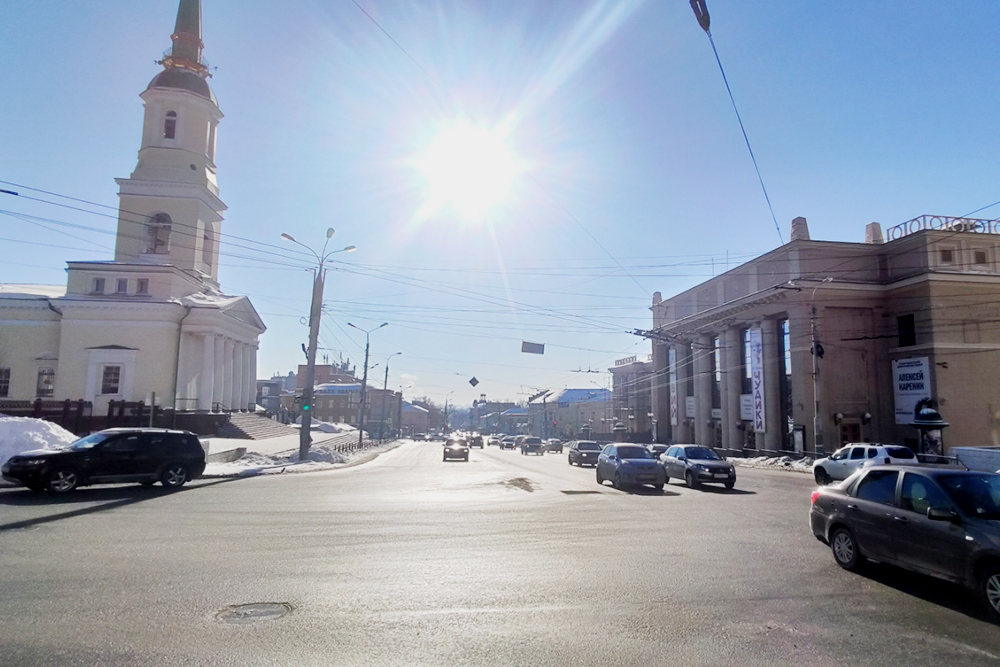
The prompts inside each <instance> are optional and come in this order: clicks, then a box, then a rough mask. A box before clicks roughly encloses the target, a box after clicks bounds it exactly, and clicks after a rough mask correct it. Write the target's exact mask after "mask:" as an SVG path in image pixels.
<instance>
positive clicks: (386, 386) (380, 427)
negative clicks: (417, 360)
mask: <svg viewBox="0 0 1000 667" xmlns="http://www.w3.org/2000/svg"><path fill="white" fill-rule="evenodd" d="M400 354H403V353H402V352H393V353H392V354H390V355H389V359H392V358H393V357H395V356H397V355H400ZM389 359H386V360H385V380H383V381H382V420H381V421H380V422H379V424H378V439H379V440H382V439H383V436H384V435H385V404H386V403H388V402H389V397H388V396H387V395H386V394H388V392H389Z"/></svg>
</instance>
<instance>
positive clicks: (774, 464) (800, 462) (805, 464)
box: [726, 456, 813, 473]
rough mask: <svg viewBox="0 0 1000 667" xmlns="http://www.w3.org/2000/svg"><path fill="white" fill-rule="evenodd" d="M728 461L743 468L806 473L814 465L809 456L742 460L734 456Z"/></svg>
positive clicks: (809, 471) (756, 457)
mask: <svg viewBox="0 0 1000 667" xmlns="http://www.w3.org/2000/svg"><path fill="white" fill-rule="evenodd" d="M726 460H727V461H729V462H730V463H732V464H733V465H735V466H739V467H741V468H765V469H768V470H790V471H792V472H805V473H811V472H812V465H813V460H812V458H810V457H808V456H807V457H805V458H803V459H793V458H792V457H791V456H754V457H751V458H746V459H742V458H738V457H735V456H734V457H731V458H728V459H726Z"/></svg>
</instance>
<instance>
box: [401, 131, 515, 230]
mask: <svg viewBox="0 0 1000 667" xmlns="http://www.w3.org/2000/svg"><path fill="white" fill-rule="evenodd" d="M419 167H420V171H421V172H422V173H423V175H424V178H425V179H427V186H428V189H429V192H428V198H427V204H426V205H425V206H424V211H425V213H427V214H433V213H440V212H443V211H446V210H448V209H451V210H452V211H454V212H455V213H457V214H458V215H459V216H461V217H463V218H467V219H475V218H481V217H483V216H484V215H485V214H486V213H488V212H489V211H490V209H492V208H493V207H495V206H497V205H498V204H502V203H504V202H505V201H506V199H507V197H508V195H509V193H510V189H511V185H512V184H513V182H514V179H515V178H516V176H517V175H518V173H519V172H520V171H521V164H520V162H519V161H518V160H517V159H516V158H515V156H514V154H513V153H512V152H511V150H510V148H509V147H508V146H507V142H506V136H505V133H504V132H503V131H502V130H499V129H484V128H481V127H475V126H473V125H471V124H469V123H459V124H456V125H453V126H450V127H447V128H445V129H443V130H442V131H441V132H440V133H439V134H438V135H437V137H435V138H434V140H433V141H432V142H431V145H430V147H429V148H428V149H427V152H426V153H424V155H423V157H422V158H421V159H420V161H419Z"/></svg>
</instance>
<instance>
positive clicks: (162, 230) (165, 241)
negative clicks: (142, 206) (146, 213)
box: [143, 213, 171, 255]
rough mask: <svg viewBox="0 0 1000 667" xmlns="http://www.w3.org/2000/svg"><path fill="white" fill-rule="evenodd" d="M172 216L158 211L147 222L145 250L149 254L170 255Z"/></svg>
mask: <svg viewBox="0 0 1000 667" xmlns="http://www.w3.org/2000/svg"><path fill="white" fill-rule="evenodd" d="M170 224H171V220H170V216H169V215H167V214H166V213H157V214H156V215H154V216H153V217H152V218H150V219H149V222H147V223H146V247H145V250H144V251H143V252H145V253H146V254H147V255H169V254H170Z"/></svg>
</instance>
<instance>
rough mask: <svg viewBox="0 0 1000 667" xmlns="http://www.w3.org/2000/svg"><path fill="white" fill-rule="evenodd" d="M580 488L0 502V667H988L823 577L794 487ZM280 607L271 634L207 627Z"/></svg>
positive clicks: (968, 640)
mask: <svg viewBox="0 0 1000 667" xmlns="http://www.w3.org/2000/svg"><path fill="white" fill-rule="evenodd" d="M739 476H740V477H739V481H738V483H737V488H736V490H734V491H732V492H726V491H724V490H722V489H719V490H706V491H698V490H690V489H687V488H685V487H683V486H681V485H680V484H679V483H678V482H677V481H676V480H675V481H674V482H673V483H672V484H670V485H669V486H668V487H667V490H666V491H665V492H664V493H663V494H662V495H660V494H657V493H655V492H654V491H653V490H652V489H649V490H647V491H640V492H634V493H626V492H622V491H617V490H615V489H612V488H611V487H610V486H604V487H599V486H597V484H596V482H595V479H594V472H593V470H592V469H589V468H588V469H581V468H576V467H570V466H568V465H567V462H566V457H565V456H562V455H556V454H548V455H546V456H544V457H534V456H522V455H521V454H519V453H517V452H512V451H503V452H501V451H498V450H497V449H496V448H487V449H486V450H485V451H480V450H474V451H473V452H472V456H471V461H470V462H469V463H464V462H449V463H443V462H442V461H441V445H440V444H438V443H411V444H405V445H403V446H401V447H400V448H398V449H396V450H393V451H391V452H389V453H388V454H384V455H382V456H380V457H379V458H377V459H376V460H374V461H372V462H370V463H367V464H365V465H362V466H357V467H354V468H349V469H344V470H338V471H334V472H329V473H314V474H303V475H281V476H272V477H256V478H249V479H241V480H203V481H197V482H195V483H193V484H191V485H189V486H188V487H185V488H184V489H183V490H181V491H179V492H176V493H166V492H164V491H161V490H159V488H158V487H157V488H156V489H145V488H142V487H139V486H119V487H97V488H88V489H82V490H80V491H79V492H78V493H77V494H75V495H74V496H73V497H71V498H68V499H65V500H64V499H52V498H48V497H44V496H34V495H31V494H29V493H27V492H24V491H19V490H11V489H3V490H0V610H2V616H0V664H2V665H48V664H52V665H70V664H71V665H119V664H120V665H137V664H143V665H158V664H163V665H189V664H191V665H208V664H212V665H497V666H500V665H503V666H504V667H509V666H511V665H661V664H679V665H701V664H711V665H790V664H794V665H845V664H865V665H875V664H877V665H907V667H918V666H921V665H933V666H935V667H942V666H950V665H997V664H1000V627H998V626H994V625H992V624H990V623H989V622H988V620H986V619H985V617H984V616H983V615H982V614H981V613H980V612H979V609H978V607H977V603H976V602H975V601H974V600H973V599H971V597H970V596H968V595H967V594H966V593H964V592H963V591H962V590H961V589H959V588H956V587H954V586H951V585H948V584H944V583H939V582H937V581H935V580H932V579H928V578H925V577H920V576H917V575H912V574H908V573H904V572H902V571H899V570H895V569H893V568H890V567H887V566H881V565H872V566H870V567H869V568H868V570H867V571H866V573H865V574H864V575H857V574H851V573H848V572H844V571H842V570H841V569H840V568H838V567H837V566H836V564H835V563H834V561H833V558H832V556H831V555H830V552H829V550H828V549H827V548H826V547H825V546H823V545H822V544H820V543H819V542H817V541H816V540H815V539H814V538H813V537H812V535H811V533H810V531H809V528H808V525H807V511H808V506H809V491H810V489H811V488H812V484H811V481H810V479H809V478H808V477H807V476H805V475H801V474H795V473H783V472H777V471H758V470H746V469H740V470H739ZM253 602H283V603H287V604H288V605H290V606H291V608H292V609H291V611H290V612H289V613H287V614H286V615H284V616H283V617H281V618H277V619H273V620H261V621H259V622H253V623H246V624H229V623H225V622H222V621H220V620H219V619H218V618H217V614H218V613H219V612H220V611H221V610H223V609H225V608H227V607H228V606H229V605H237V604H245V603H253Z"/></svg>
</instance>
